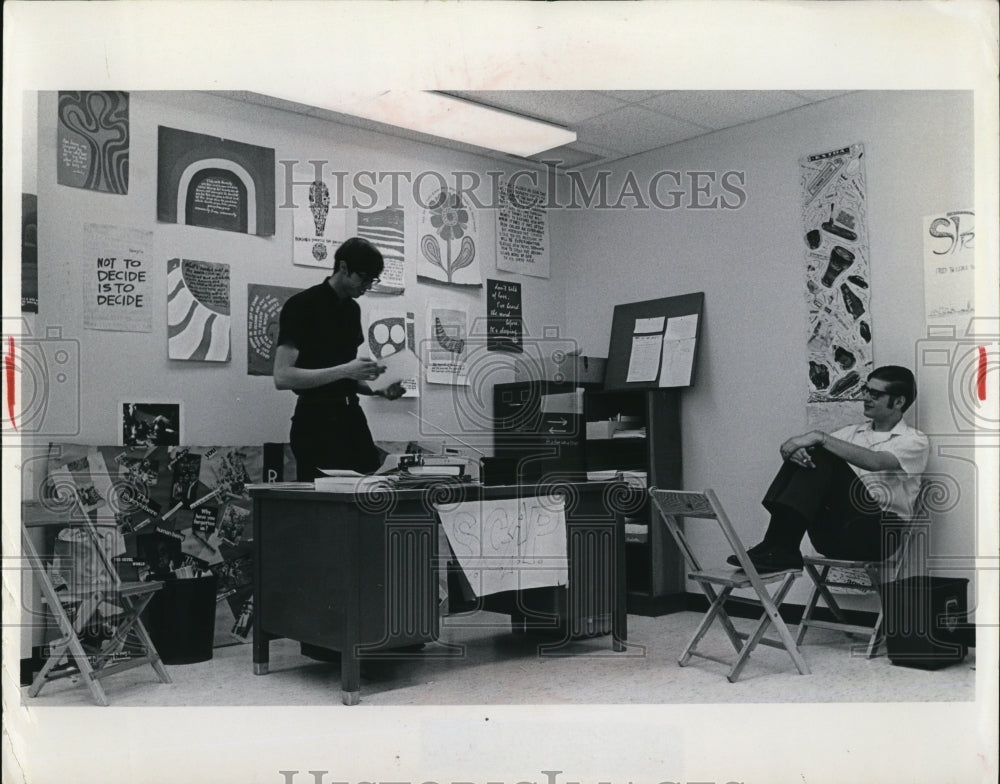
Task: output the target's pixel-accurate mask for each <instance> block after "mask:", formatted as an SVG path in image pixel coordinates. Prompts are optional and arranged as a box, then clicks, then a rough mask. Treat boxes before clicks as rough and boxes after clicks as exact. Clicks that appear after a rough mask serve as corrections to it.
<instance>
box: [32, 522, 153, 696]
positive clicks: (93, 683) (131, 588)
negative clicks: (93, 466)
mask: <svg viewBox="0 0 1000 784" xmlns="http://www.w3.org/2000/svg"><path fill="white" fill-rule="evenodd" d="M84 520H85V523H84V525H83V530H84V531H85V532H86V534H87V538H88V540H89V541H90V542H91V543H93V546H94V551H95V552H96V553H97V559H96V561H97V563H96V566H97V567H98V569H99V570H100V571H101V572H102V573H103V574H104V575H105V578H104V579H102V580H100V581H99V583H98V584H95V585H94V586H92V587H89V588H87V589H80V588H78V587H74V586H71V587H70V590H58V591H57V590H56V589H55V587H54V586H53V583H52V579H51V577H50V575H49V572H48V570H47V568H46V564H45V562H44V561H43V560H42V559H41V557H40V556H39V555H38V551H37V550H35V547H34V545H33V544H32V542H31V540H30V538H29V537H28V535H27V531H26V530H24V529H23V528H22V536H21V540H22V545H23V547H24V553H25V555H26V556H27V558H28V561H29V563H30V564H31V568H32V571H33V572H34V574H35V577H36V578H37V579H38V583H39V586H40V588H41V590H42V596H43V598H44V600H45V602H46V604H47V605H48V607H49V610H50V612H51V613H52V616H53V618H54V619H55V621H56V624H57V626H58V627H59V631H60V632H61V633H62V636H61V637H60V638H58V639H56V640H53V641H52V642H50V643H49V644H48V656H47V657H46V661H45V664H43V665H42V669H41V671H40V672H39V673H38V675H36V676H35V679H34V680H33V681H32V683H31V685H30V686H29V687H28V696H29V697H35V696H37V695H38V693H39V692H40V691H41V690H42V687H43V686H45V684H46V683H49V682H50V681H54V680H59V679H61V678H70V677H76V676H79V678H80V680H81V681H83V683H85V684H86V685H87V688H88V689H89V690H90V694H91V696H92V697H93V698H94V701H95V702H96V703H97V704H98V705H103V706H107V705H108V698H107V696H106V695H105V693H104V688H103V687H102V686H101V680H102V679H104V678H107V677H108V676H110V675H114V674H116V673H119V672H122V671H124V670H129V669H132V668H133V667H140V666H142V665H143V664H149V665H151V666H152V667H153V669H154V670H155V671H156V674H157V676H158V677H159V679H160V682H161V683H170V682H171V680H170V675H168V674H167V670H166V668H165V667H164V666H163V662H162V661H161V660H160V656H159V654H158V653H157V651H156V646H154V645H153V641H152V640H151V639H150V637H149V633H148V632H147V631H146V628H145V627H144V626H143V624H142V620H141V619H140V617H139V616H140V614H141V613H142V611H143V610H144V609H145V607H146V604H147V603H148V602H149V600H150V599H151V598H152V597H153V594H154V593H156V592H157V591H158V590H160V589H161V588H162V587H163V583H161V582H122V581H121V579H120V578H119V576H118V572H117V570H116V569H115V568H114V566H113V564H112V562H111V558H110V556H109V555H108V553H107V551H106V550H105V548H104V543H103V541H102V538H101V535H100V534H99V533H98V531H97V528H96V527H95V525H94V523H93V522H92V521H91V519H90V517H89V515H87V514H86V513H84ZM108 605H110V606H114V607H116V608H119V609H120V613H118V614H116V615H115V617H114V620H115V630H114V633H113V634H112V635H111V637H110V638H109V639H108V640H107V641H105V642H104V643H103V644H102V646H101V650H100V651H96V652H88V651H87V650H86V649H85V648H84V646H83V642H82V641H81V635H83V633H84V632H85V631H86V630H87V629H88V628H90V627H91V626H92V625H94V624H96V623H97V620H98V618H99V610H100V608H101V607H103V606H108ZM126 645H128V646H129V648H128V649H126Z"/></svg>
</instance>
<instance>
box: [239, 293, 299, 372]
mask: <svg viewBox="0 0 1000 784" xmlns="http://www.w3.org/2000/svg"><path fill="white" fill-rule="evenodd" d="M299 291H300V289H294V288H290V287H288V286H269V285H265V284H263V283H249V284H247V375H249V376H270V375H273V371H274V351H275V349H276V348H277V347H278V317H279V316H280V315H281V309H282V308H283V307H284V306H285V303H286V302H288V298H289V297H291V296H292V295H293V294H296V293H298V292H299Z"/></svg>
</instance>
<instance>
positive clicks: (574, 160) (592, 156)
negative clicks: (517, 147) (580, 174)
mask: <svg viewBox="0 0 1000 784" xmlns="http://www.w3.org/2000/svg"><path fill="white" fill-rule="evenodd" d="M619 155H620V153H616V152H613V151H612V150H603V149H600V148H598V147H593V146H590V145H585V144H578V143H577V144H567V145H565V146H563V147H556V148H555V149H554V150H546V151H545V152H540V153H539V154H538V155H532V156H531V160H533V161H539V162H541V161H561V163H560V164H559V168H560V169H575V168H578V167H581V166H589V165H590V164H592V163H597V162H598V161H606V160H608V159H611V158H618V157H619Z"/></svg>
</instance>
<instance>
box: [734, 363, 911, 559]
mask: <svg viewBox="0 0 1000 784" xmlns="http://www.w3.org/2000/svg"><path fill="white" fill-rule="evenodd" d="M864 395H865V401H864V414H865V417H866V418H867V419H868V420H870V421H868V422H865V423H863V424H858V425H849V426H848V427H843V428H841V429H840V430H837V431H836V432H834V433H832V434H829V435H828V434H826V433H823V432H821V431H818V430H813V431H810V432H808V433H805V434H804V435H800V436H795V437H793V438H790V439H788V440H787V441H785V443H783V444H782V445H781V457H782V458H783V459H784V461H785V462H784V464H783V465H782V467H781V469H780V470H779V471H778V474H777V476H776V477H775V478H774V481H773V482H772V483H771V486H770V487H769V488H768V491H767V494H766V495H765V496H764V500H763V502H762V503H763V505H764V508H765V509H767V511H768V512H770V513H771V521H770V523H769V524H768V527H767V532H766V533H765V534H764V539H763V541H761V542H760V543H759V544H757V545H755V546H753V547H751V548H750V549H749V550H747V553H748V555H749V556H750V560H751V561H753V563H754V565H755V566H756V567H757V569H758V570H759V571H761V572H771V571H780V570H782V569H801V568H802V555H801V553H800V552H799V546H800V544H801V542H802V536H803V534H805V533H806V532H808V533H809V539H810V541H812V543H813V546H814V547H815V548H816V550H817V551H818V552H820V553H822V554H823V555H825V556H827V557H830V558H844V559H861V560H873V561H875V560H883V559H884V558H886V557H888V556H889V555H891V554H892V550H893V549H894V548H891V547H885V546H884V543H885V542H887V541H888V540H889V537H890V536H891V531H892V530H893V529H896V530H898V529H899V528H900V527H901V526H902V525H903V524H904V523H903V522H902V521H905V520H907V519H908V518H909V517H911V516H912V514H913V505H914V502H915V501H916V497H917V492H918V491H919V489H920V480H921V474H922V473H923V472H924V469H925V468H926V466H927V455H928V452H929V442H928V440H927V436H925V435H924V434H923V433H921V432H920V431H919V430H916V429H915V428H912V427H910V426H909V425H907V424H906V423H905V422H903V412H905V411H906V410H907V409H908V408H909V407H910V405H912V403H913V401H914V399H915V398H916V396H917V390H916V382H915V381H914V378H913V374H912V373H911V372H910V371H909V370H907V369H906V368H903V367H899V366H897V365H886V366H885V367H880V368H877V369H875V370H874V371H873V372H872V373H871V375H869V376H868V385H867V386H866V387H865V390H864ZM727 560H728V562H729V563H731V564H733V565H738V562H737V560H736V556H730V557H729V558H728V559H727Z"/></svg>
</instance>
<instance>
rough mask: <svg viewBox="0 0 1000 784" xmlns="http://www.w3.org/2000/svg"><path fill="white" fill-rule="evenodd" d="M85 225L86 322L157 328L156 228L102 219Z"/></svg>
mask: <svg viewBox="0 0 1000 784" xmlns="http://www.w3.org/2000/svg"><path fill="white" fill-rule="evenodd" d="M83 231H84V237H85V239H84V243H83V249H84V250H83V252H84V253H85V254H86V255H85V259H84V265H83V270H84V274H83V326H84V327H86V328H87V329H106V330H115V331H118V332H152V331H153V315H152V313H153V306H152V302H151V301H150V300H151V297H152V280H151V278H152V270H151V269H150V258H149V256H150V247H151V245H152V242H153V233H152V232H151V231H140V230H139V229H129V228H124V227H121V226H104V225H101V224H97V223H87V224H85V225H84V227H83Z"/></svg>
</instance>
